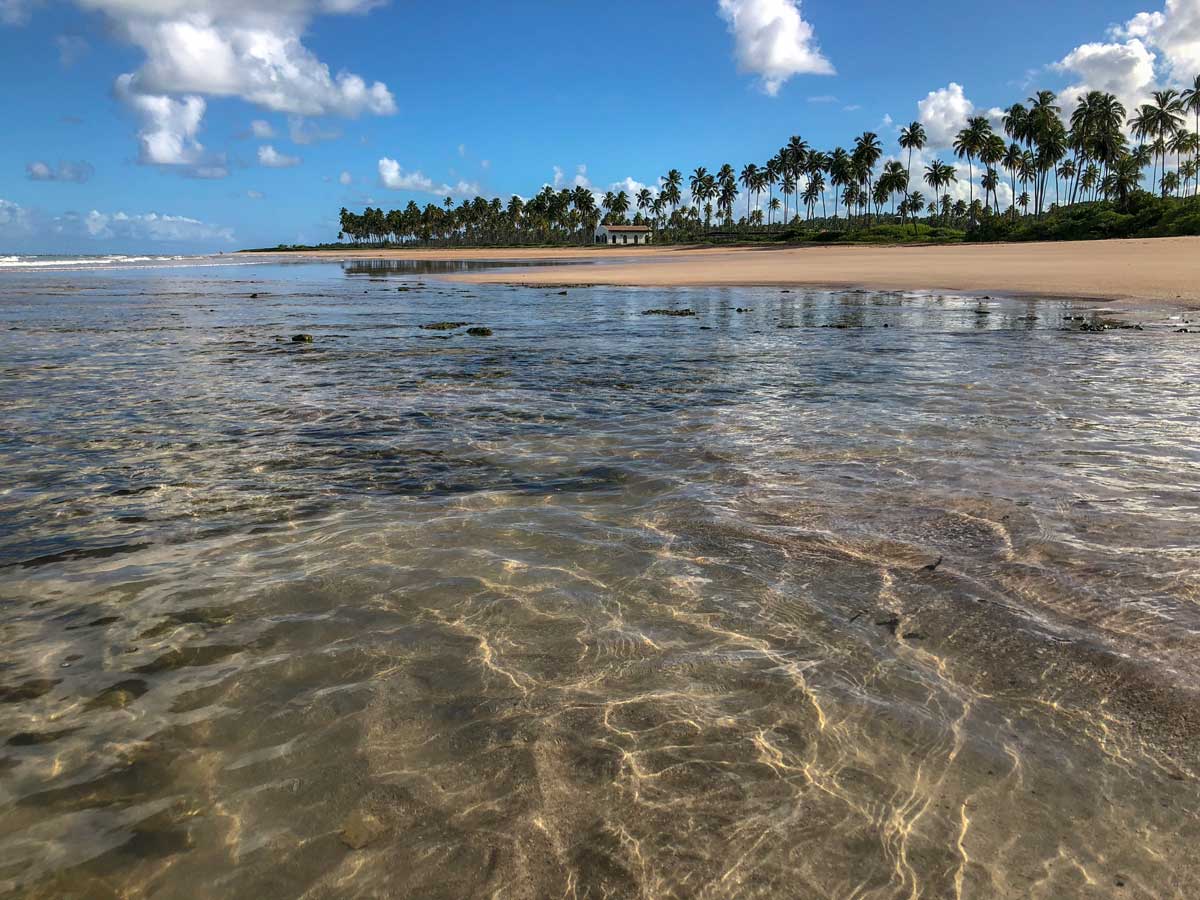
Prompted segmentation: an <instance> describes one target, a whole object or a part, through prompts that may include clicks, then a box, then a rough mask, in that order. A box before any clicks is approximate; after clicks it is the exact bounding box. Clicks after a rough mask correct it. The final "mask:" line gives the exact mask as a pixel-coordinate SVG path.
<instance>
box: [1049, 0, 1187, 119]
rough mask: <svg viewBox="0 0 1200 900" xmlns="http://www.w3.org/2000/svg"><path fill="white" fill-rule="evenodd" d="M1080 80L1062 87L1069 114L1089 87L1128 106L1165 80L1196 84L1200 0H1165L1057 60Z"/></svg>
mask: <svg viewBox="0 0 1200 900" xmlns="http://www.w3.org/2000/svg"><path fill="white" fill-rule="evenodd" d="M1050 68H1051V69H1055V70H1057V71H1059V72H1063V73H1066V74H1067V75H1069V76H1071V77H1073V78H1074V79H1075V81H1074V82H1072V83H1071V84H1070V85H1068V86H1067V87H1066V88H1064V89H1063V90H1062V91H1061V92H1060V97H1061V98H1062V105H1063V111H1064V113H1066V114H1069V113H1070V112H1071V110H1072V109H1073V108H1074V106H1075V101H1076V99H1077V98H1078V97H1079V96H1081V95H1082V94H1085V93H1086V92H1088V91H1093V90H1096V91H1107V92H1109V93H1111V94H1114V95H1115V96H1116V97H1117V99H1119V100H1120V101H1121V102H1122V103H1123V104H1124V105H1125V108H1126V109H1127V110H1129V111H1130V112H1132V110H1133V109H1134V108H1135V107H1137V106H1139V105H1140V104H1142V103H1146V102H1148V101H1149V99H1150V94H1151V93H1152V92H1153V91H1155V90H1157V89H1158V88H1159V87H1161V86H1165V85H1166V84H1180V83H1188V84H1190V83H1191V80H1192V77H1193V76H1194V75H1195V74H1196V73H1197V72H1200V0H1166V3H1165V4H1164V5H1163V8H1162V9H1161V10H1158V11H1151V12H1139V13H1138V14H1137V15H1135V16H1134V17H1133V18H1131V19H1129V20H1128V21H1126V22H1124V23H1123V24H1120V25H1114V26H1113V27H1111V28H1109V29H1108V35H1107V40H1101V41H1092V42H1089V43H1086V44H1081V45H1079V46H1078V47H1076V48H1075V49H1074V50H1072V51H1071V52H1070V53H1068V54H1067V55H1066V56H1064V57H1063V58H1062V59H1060V60H1059V61H1058V62H1056V63H1052V64H1051V66H1050Z"/></svg>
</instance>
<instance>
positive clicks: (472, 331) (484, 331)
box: [467, 328, 492, 337]
mask: <svg viewBox="0 0 1200 900" xmlns="http://www.w3.org/2000/svg"><path fill="white" fill-rule="evenodd" d="M467 334H469V335H471V337H491V336H492V329H490V328H468V329H467Z"/></svg>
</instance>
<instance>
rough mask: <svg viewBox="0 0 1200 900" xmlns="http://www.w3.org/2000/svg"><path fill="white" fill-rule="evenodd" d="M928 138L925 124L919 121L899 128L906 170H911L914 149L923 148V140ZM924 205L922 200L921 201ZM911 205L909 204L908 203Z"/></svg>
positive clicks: (905, 185) (905, 183)
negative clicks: (906, 152)
mask: <svg viewBox="0 0 1200 900" xmlns="http://www.w3.org/2000/svg"><path fill="white" fill-rule="evenodd" d="M927 140H928V138H927V137H926V135H925V126H924V125H922V124H921V123H920V122H913V123H912V124H911V125H908V126H907V127H905V128H901V129H900V146H901V148H903V149H905V150H907V151H908V170H907V171H908V172H909V173H911V172H912V158H913V151H914V150H923V149H924V148H925V142H926V141H927ZM904 187H905V188H907V187H908V181H907V180H906V181H905V182H904ZM921 202H922V205H924V200H922V201H921ZM910 205H911V204H910Z"/></svg>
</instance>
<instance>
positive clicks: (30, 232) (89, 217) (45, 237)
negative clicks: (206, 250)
mask: <svg viewBox="0 0 1200 900" xmlns="http://www.w3.org/2000/svg"><path fill="white" fill-rule="evenodd" d="M0 237H3V238H5V239H8V240H13V241H18V240H19V241H25V242H30V241H42V242H45V243H46V244H47V245H59V246H61V245H62V244H63V243H72V244H76V245H79V244H82V243H90V242H96V243H113V242H120V243H133V244H142V245H144V244H146V243H166V244H196V243H216V242H219V243H226V244H228V243H232V242H233V240H234V235H233V230H232V229H231V228H227V227H225V226H223V225H213V224H210V223H208V222H202V221H200V220H199V219H193V218H190V217H188V216H173V215H164V214H161V213H155V212H149V213H140V214H136V215H130V214H129V213H125V212H114V213H105V212H100V211H99V210H92V211H91V212H88V213H76V212H67V213H63V214H61V215H57V216H51V215H47V214H45V213H42V212H40V211H39V210H35V209H28V208H26V207H23V206H20V205H19V204H17V203H14V202H12V201H10V200H5V199H3V198H0Z"/></svg>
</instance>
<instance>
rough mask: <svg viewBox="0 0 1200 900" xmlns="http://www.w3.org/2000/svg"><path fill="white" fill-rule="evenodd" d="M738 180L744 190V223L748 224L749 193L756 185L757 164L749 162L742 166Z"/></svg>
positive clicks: (754, 189)
mask: <svg viewBox="0 0 1200 900" xmlns="http://www.w3.org/2000/svg"><path fill="white" fill-rule="evenodd" d="M738 181H740V182H741V184H742V187H743V188H745V190H746V224H747V225H749V224H750V194H751V192H754V191H756V189H757V187H758V166H756V165H755V164H754V163H749V164H747V165H746V166H744V167H743V168H742V174H741V175H740V176H739V178H738Z"/></svg>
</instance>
